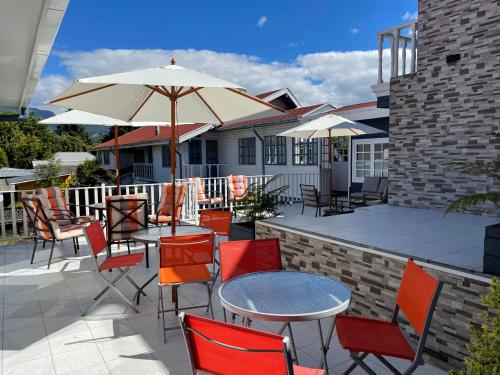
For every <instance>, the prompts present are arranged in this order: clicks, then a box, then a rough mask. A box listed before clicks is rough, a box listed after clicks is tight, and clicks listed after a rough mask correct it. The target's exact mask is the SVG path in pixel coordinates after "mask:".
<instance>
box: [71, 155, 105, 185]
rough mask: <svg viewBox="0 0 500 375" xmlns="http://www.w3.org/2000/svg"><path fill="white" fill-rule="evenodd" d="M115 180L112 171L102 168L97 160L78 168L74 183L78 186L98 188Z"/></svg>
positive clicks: (84, 163) (89, 161)
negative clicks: (99, 185)
mask: <svg viewBox="0 0 500 375" xmlns="http://www.w3.org/2000/svg"><path fill="white" fill-rule="evenodd" d="M113 180H114V174H113V173H112V172H111V171H109V170H107V169H104V168H102V167H101V165H100V164H99V161H98V160H97V159H91V160H90V159H89V160H85V161H84V162H83V163H82V164H80V165H79V166H78V168H77V169H76V175H75V178H74V180H73V183H74V184H76V185H78V186H96V185H98V184H100V183H103V182H109V181H113Z"/></svg>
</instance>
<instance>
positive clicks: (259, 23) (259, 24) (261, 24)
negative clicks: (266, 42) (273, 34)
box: [257, 16, 267, 29]
mask: <svg viewBox="0 0 500 375" xmlns="http://www.w3.org/2000/svg"><path fill="white" fill-rule="evenodd" d="M266 23H267V17H266V16H262V17H260V18H259V20H258V21H257V27H259V28H261V29H262V28H263V27H264V25H265V24H266Z"/></svg>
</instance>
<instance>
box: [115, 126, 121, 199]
mask: <svg viewBox="0 0 500 375" xmlns="http://www.w3.org/2000/svg"><path fill="white" fill-rule="evenodd" d="M113 128H114V131H115V173H116V190H117V192H118V195H120V150H119V147H118V126H117V125H114V126H113Z"/></svg>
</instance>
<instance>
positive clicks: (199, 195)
mask: <svg viewBox="0 0 500 375" xmlns="http://www.w3.org/2000/svg"><path fill="white" fill-rule="evenodd" d="M189 182H191V183H193V185H194V186H195V187H196V202H197V203H198V204H199V205H200V206H205V207H210V206H214V205H217V204H221V203H222V202H223V198H222V197H209V196H208V194H207V192H206V190H205V182H204V180H203V178H201V177H190V178H189Z"/></svg>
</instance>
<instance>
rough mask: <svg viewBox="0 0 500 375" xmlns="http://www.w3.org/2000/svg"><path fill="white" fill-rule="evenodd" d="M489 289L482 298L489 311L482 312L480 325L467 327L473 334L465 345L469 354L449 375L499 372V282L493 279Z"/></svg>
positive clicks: (481, 374) (476, 374) (485, 374)
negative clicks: (462, 363)
mask: <svg viewBox="0 0 500 375" xmlns="http://www.w3.org/2000/svg"><path fill="white" fill-rule="evenodd" d="M489 289H490V291H489V293H488V294H487V295H486V296H484V297H483V298H482V303H483V304H485V305H486V306H487V307H488V310H489V311H487V312H484V313H483V322H482V324H481V326H480V327H473V326H471V327H470V328H469V329H470V331H471V334H472V336H473V340H472V343H471V344H469V345H468V346H467V348H468V349H469V352H470V355H469V357H467V358H465V361H464V365H465V366H464V368H463V369H462V370H460V371H458V372H457V371H451V372H450V375H489V374H500V282H498V280H496V279H493V280H492V281H491V284H490V288H489Z"/></svg>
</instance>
